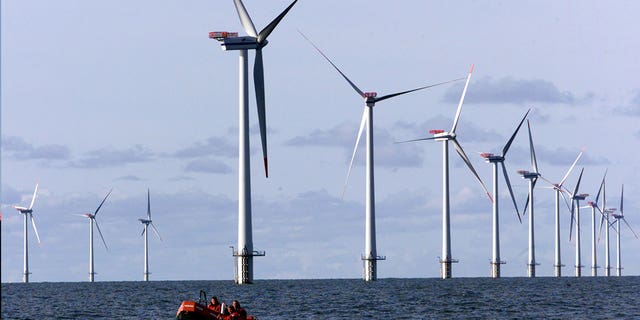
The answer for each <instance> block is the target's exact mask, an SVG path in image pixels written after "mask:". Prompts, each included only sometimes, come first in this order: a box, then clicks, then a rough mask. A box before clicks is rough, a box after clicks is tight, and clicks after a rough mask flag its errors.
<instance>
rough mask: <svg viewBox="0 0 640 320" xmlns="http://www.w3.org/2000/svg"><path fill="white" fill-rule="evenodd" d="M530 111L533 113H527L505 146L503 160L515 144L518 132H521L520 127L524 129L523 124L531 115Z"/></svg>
mask: <svg viewBox="0 0 640 320" xmlns="http://www.w3.org/2000/svg"><path fill="white" fill-rule="evenodd" d="M530 111H531V109H529V110H527V113H525V114H524V117H522V120H520V124H518V127H517V128H516V131H514V132H513V134H512V135H511V138H510V139H509V141H508V142H507V144H506V145H505V146H504V148H502V157H503V158H504V157H505V156H506V155H507V151H509V148H510V147H511V143H512V142H513V139H515V138H516V135H517V134H518V131H519V130H520V127H522V124H523V123H524V120H525V119H526V118H527V116H528V115H529V112H530Z"/></svg>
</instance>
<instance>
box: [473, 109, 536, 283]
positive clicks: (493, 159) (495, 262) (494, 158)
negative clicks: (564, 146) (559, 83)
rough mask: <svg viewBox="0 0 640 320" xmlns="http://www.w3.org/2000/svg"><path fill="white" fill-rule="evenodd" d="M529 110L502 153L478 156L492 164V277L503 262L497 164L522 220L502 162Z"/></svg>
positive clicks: (495, 275)
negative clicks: (501, 256)
mask: <svg viewBox="0 0 640 320" xmlns="http://www.w3.org/2000/svg"><path fill="white" fill-rule="evenodd" d="M529 111H531V109H529V110H527V113H525V114H524V117H522V120H521V121H520V124H518V127H517V128H516V130H515V131H514V132H513V134H512V135H511V138H510V139H509V141H507V144H506V145H505V146H504V148H502V155H494V154H493V153H481V154H480V156H481V157H483V158H484V159H485V161H486V162H487V163H491V164H493V224H492V225H493V240H492V257H491V276H492V277H493V278H500V265H501V264H504V263H505V262H504V261H502V260H500V227H499V214H498V164H500V165H501V166H502V173H503V176H504V181H505V182H506V183H507V187H508V188H509V194H510V195H511V200H513V206H514V207H515V209H516V214H517V215H518V220H520V222H522V219H521V218H520V211H519V210H518V204H517V203H516V198H515V197H514V195H513V190H512V189H511V182H510V181H509V175H508V174H507V168H506V166H505V164H504V159H505V157H506V155H507V151H509V148H510V147H511V143H512V142H513V139H515V137H516V135H517V134H518V131H519V130H520V127H521V126H522V123H524V120H525V119H526V118H527V115H529Z"/></svg>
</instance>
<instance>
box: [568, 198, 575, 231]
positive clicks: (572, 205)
mask: <svg viewBox="0 0 640 320" xmlns="http://www.w3.org/2000/svg"><path fill="white" fill-rule="evenodd" d="M574 208H575V201H574V200H573V199H572V200H571V224H569V241H571V239H572V237H573V221H574V220H575V214H574V212H573V211H574Z"/></svg>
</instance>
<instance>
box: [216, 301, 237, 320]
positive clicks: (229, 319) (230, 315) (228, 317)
mask: <svg viewBox="0 0 640 320" xmlns="http://www.w3.org/2000/svg"><path fill="white" fill-rule="evenodd" d="M222 305H223V306H224V307H223V309H222V312H221V313H220V314H219V315H218V319H220V320H236V319H240V318H239V317H238V316H239V315H238V313H237V312H236V309H234V308H233V305H226V306H225V304H224V303H223V304H222Z"/></svg>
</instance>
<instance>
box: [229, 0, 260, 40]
mask: <svg viewBox="0 0 640 320" xmlns="http://www.w3.org/2000/svg"><path fill="white" fill-rule="evenodd" d="M233 4H235V5H236V11H238V17H240V23H242V27H243V28H244V31H245V32H246V33H247V34H248V35H250V36H252V37H256V38H257V37H258V33H257V32H256V27H255V26H254V25H253V21H251V17H250V16H249V13H248V12H247V9H246V8H245V7H244V4H243V3H242V0H233Z"/></svg>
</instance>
